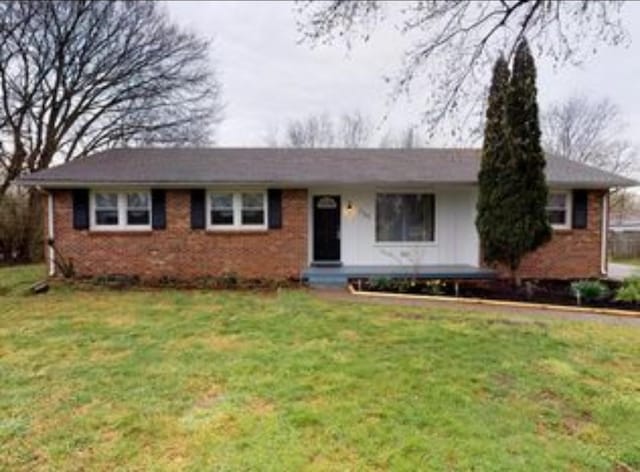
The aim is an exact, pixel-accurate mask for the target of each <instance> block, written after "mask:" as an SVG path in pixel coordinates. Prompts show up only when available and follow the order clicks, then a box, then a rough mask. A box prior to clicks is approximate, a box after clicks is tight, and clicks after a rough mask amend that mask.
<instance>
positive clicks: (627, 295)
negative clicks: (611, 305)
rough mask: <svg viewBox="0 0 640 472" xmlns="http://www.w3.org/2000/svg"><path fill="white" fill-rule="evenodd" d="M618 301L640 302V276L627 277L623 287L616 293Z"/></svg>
mask: <svg viewBox="0 0 640 472" xmlns="http://www.w3.org/2000/svg"><path fill="white" fill-rule="evenodd" d="M615 299H616V301H619V302H630V303H638V302H640V276H637V275H634V276H632V277H627V278H626V279H624V281H623V282H622V286H621V287H620V288H619V289H618V290H617V292H616V297H615Z"/></svg>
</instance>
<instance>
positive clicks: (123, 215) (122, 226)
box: [89, 188, 153, 232]
mask: <svg viewBox="0 0 640 472" xmlns="http://www.w3.org/2000/svg"><path fill="white" fill-rule="evenodd" d="M134 192H140V193H142V192H144V193H146V194H147V195H148V196H149V224H146V225H129V224H127V193H134ZM97 193H117V194H118V224H117V225H101V224H98V223H97V222H96V194H97ZM152 218H153V201H152V200H151V190H149V189H141V188H128V189H112V188H104V189H101V188H96V189H91V191H90V198H89V230H90V231H104V232H109V231H151V220H152Z"/></svg>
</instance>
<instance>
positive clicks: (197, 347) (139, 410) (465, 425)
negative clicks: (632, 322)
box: [0, 266, 640, 471]
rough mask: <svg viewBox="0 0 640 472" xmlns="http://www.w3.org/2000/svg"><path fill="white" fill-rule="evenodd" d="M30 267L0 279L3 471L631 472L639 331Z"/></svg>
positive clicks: (638, 439)
mask: <svg viewBox="0 0 640 472" xmlns="http://www.w3.org/2000/svg"><path fill="white" fill-rule="evenodd" d="M41 271H42V269H41V268H40V267H38V266H35V267H27V268H22V269H15V268H14V269H0V469H9V470H38V469H40V470H114V469H118V468H120V469H121V470H122V469H127V470H130V469H135V470H147V469H153V470H165V469H174V470H175V469H191V470H260V471H263V470H273V471H286V470H341V471H342V470H389V469H392V470H408V471H414V470H442V469H456V470H468V469H472V468H473V469H474V470H508V471H513V470H606V471H612V470H618V471H626V470H634V469H638V468H640V328H637V327H631V326H614V325H607V324H602V323H596V322H582V321H576V322H559V321H549V320H546V319H545V320H540V319H535V318H533V317H531V318H528V317H516V315H514V316H511V317H506V316H505V315H502V316H499V315H487V314H480V313H470V312H455V311H443V310H441V309H439V310H426V309H424V308H417V307H402V306H378V305H357V304H348V303H345V302H339V301H335V302H329V301H320V300H319V299H317V298H315V297H314V296H313V295H310V294H308V293H306V292H304V291H284V292H282V293H279V294H276V293H273V294H266V295H265V294H250V293H231V292H196V291H182V292H181V291H171V290H165V291H141V290H139V291H130V292H117V291H106V290H97V289H96V290H92V291H87V290H85V291H80V290H72V289H70V288H64V287H58V288H55V289H54V290H52V292H51V293H49V294H46V295H41V296H28V295H24V293H23V292H24V288H25V287H27V286H28V283H29V282H30V281H31V280H33V278H34V277H37V275H39V274H40V273H41Z"/></svg>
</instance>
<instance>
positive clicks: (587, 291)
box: [571, 280, 609, 305]
mask: <svg viewBox="0 0 640 472" xmlns="http://www.w3.org/2000/svg"><path fill="white" fill-rule="evenodd" d="M571 291H572V292H573V294H574V295H575V297H576V298H577V299H578V305H579V304H580V302H581V301H587V302H591V301H595V300H601V299H603V298H605V297H606V296H607V295H608V294H609V288H608V287H607V286H606V285H605V284H603V283H602V282H600V281H599V280H578V281H577V282H573V283H572V284H571Z"/></svg>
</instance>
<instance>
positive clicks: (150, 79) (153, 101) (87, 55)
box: [0, 0, 221, 195]
mask: <svg viewBox="0 0 640 472" xmlns="http://www.w3.org/2000/svg"><path fill="white" fill-rule="evenodd" d="M0 40H1V44H2V48H1V49H0V195H2V194H4V193H5V192H6V191H7V189H8V187H9V185H10V184H11V182H12V181H13V180H14V179H15V178H16V177H17V176H19V175H20V174H22V173H24V172H34V171H37V170H41V169H45V168H47V167H49V166H50V165H51V163H52V162H53V161H54V159H55V160H57V161H60V162H67V161H71V160H73V159H76V158H77V157H80V156H84V155H87V154H88V153H90V152H92V151H95V150H97V149H101V148H105V147H109V146H114V145H135V144H160V145H175V144H179V145H186V144H190V143H193V142H194V141H195V142H196V143H200V142H202V141H206V140H207V139H208V138H210V137H211V133H212V132H213V126H214V125H215V124H216V122H217V120H218V119H219V118H220V112H221V104H220V85H219V83H218V81H217V80H216V78H215V75H214V73H213V71H212V70H211V68H210V60H209V43H208V42H207V41H206V40H203V39H200V38H198V37H196V36H194V35H193V34H191V33H188V32H185V31H181V30H180V29H179V28H178V27H176V26H175V25H173V24H172V23H171V22H170V21H169V19H168V17H167V14H166V12H165V11H164V9H163V7H162V6H161V5H160V4H158V3H156V2H150V1H140V2H125V1H114V2H106V1H97V0H92V1H91V0H89V1H83V2H68V1H58V0H53V1H30V2H23V1H7V2H2V3H0Z"/></svg>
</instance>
